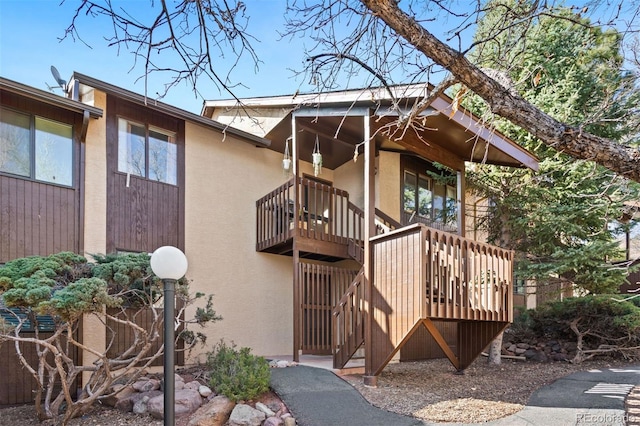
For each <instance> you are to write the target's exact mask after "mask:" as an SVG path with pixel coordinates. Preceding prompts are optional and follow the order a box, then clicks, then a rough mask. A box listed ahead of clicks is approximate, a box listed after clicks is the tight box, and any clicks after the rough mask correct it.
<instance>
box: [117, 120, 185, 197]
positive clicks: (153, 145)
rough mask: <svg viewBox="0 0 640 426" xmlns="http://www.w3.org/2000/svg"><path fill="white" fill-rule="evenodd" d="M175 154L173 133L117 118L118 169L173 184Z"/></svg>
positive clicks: (176, 167)
mask: <svg viewBox="0 0 640 426" xmlns="http://www.w3.org/2000/svg"><path fill="white" fill-rule="evenodd" d="M177 153H178V148H177V145H176V136H175V133H172V132H169V131H167V130H163V129H159V128H156V127H153V126H149V125H146V124H142V123H135V122H132V121H128V120H125V119H123V118H119V119H118V171H120V172H123V173H130V174H132V175H135V176H140V177H144V178H147V179H149V180H154V181H158V182H164V183H168V184H171V185H176V184H177V183H178V156H177Z"/></svg>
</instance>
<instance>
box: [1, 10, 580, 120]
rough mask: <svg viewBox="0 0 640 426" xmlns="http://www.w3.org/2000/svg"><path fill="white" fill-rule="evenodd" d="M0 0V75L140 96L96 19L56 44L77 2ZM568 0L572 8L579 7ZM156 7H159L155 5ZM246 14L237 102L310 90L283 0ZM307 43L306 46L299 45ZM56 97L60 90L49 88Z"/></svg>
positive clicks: (179, 94)
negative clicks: (246, 47) (247, 56)
mask: <svg viewBox="0 0 640 426" xmlns="http://www.w3.org/2000/svg"><path fill="white" fill-rule="evenodd" d="M60 1H61V0H0V75H1V76H2V77H5V78H8V79H11V80H15V81H18V82H21V83H24V84H27V85H30V86H34V87H37V88H39V89H43V90H47V89H48V88H47V84H49V85H54V79H53V77H52V76H51V72H50V67H51V65H54V66H55V67H56V68H57V69H58V70H59V72H60V74H61V76H62V78H65V79H68V78H69V76H71V74H72V73H73V72H74V71H77V72H80V73H82V74H86V75H89V76H91V77H94V78H97V79H100V80H103V81H106V82H108V83H111V84H114V85H117V86H120V87H123V88H126V89H128V90H131V91H133V92H136V93H140V94H144V93H145V86H144V80H143V79H141V78H140V77H141V76H142V75H143V74H144V73H143V69H142V67H141V65H138V66H137V67H136V68H134V69H132V67H133V65H134V58H133V55H132V54H131V53H130V52H128V51H125V50H121V51H120V52H118V50H117V49H116V48H115V47H108V45H107V44H108V43H107V41H106V40H105V39H104V37H105V36H107V35H109V34H110V29H109V22H108V21H107V20H106V19H105V18H104V17H103V18H100V19H93V18H91V17H82V19H81V20H80V21H79V22H80V26H79V31H80V35H81V37H82V38H83V40H84V41H85V42H86V43H87V44H88V45H89V46H90V47H89V46H87V45H85V44H84V43H82V42H81V41H78V40H76V41H75V42H74V41H73V39H71V38H67V39H65V40H63V41H60V40H59V39H60V38H61V37H62V36H63V35H64V31H65V29H66V28H67V26H68V25H69V24H70V22H71V19H72V16H73V12H74V7H75V6H76V5H77V4H78V3H79V0H65V1H64V3H62V4H60ZM584 1H585V0H582V1H573V2H570V3H573V4H582V3H584ZM112 2H113V4H114V5H115V6H116V7H118V6H119V5H125V7H126V9H127V10H131V11H133V12H134V13H135V12H136V11H140V10H143V11H145V10H146V8H148V7H149V4H150V0H112ZM155 3H156V6H157V4H158V3H159V2H158V1H156V2H155ZM246 3H247V15H249V16H250V22H249V32H250V33H251V34H252V35H253V36H255V37H256V38H257V39H258V40H259V42H254V47H255V49H256V51H257V53H258V56H259V59H260V60H261V61H262V63H261V64H260V65H259V70H258V72H257V73H256V72H255V70H254V68H253V66H252V65H251V64H250V63H248V62H244V63H242V64H240V65H239V66H238V67H237V68H236V69H235V70H234V71H233V74H232V78H233V79H234V81H235V82H241V83H242V84H243V86H238V87H235V88H234V93H235V95H236V96H239V97H249V96H268V95H281V94H292V93H294V92H296V91H297V90H298V89H301V91H302V92H306V91H309V90H311V88H310V87H309V86H308V85H305V84H304V83H305V82H304V81H303V80H302V79H301V78H302V77H295V75H294V73H293V71H291V69H298V70H300V69H302V68H303V62H304V41H302V40H293V41H292V40H279V36H278V33H277V30H278V29H282V28H283V23H284V22H283V18H282V16H283V14H284V11H285V8H286V0H247V1H246ZM454 4H455V5H456V7H459V8H462V9H464V7H468V4H469V3H468V0H455V2H454ZM439 24H440V25H433V24H431V25H429V27H430V28H429V29H430V30H431V31H435V32H436V33H437V32H438V27H439V26H450V24H451V22H448V21H447V22H446V23H445V22H440V23H439ZM307 43H309V41H307ZM169 79H170V76H169V75H168V74H156V75H155V77H152V78H151V79H150V81H149V87H148V90H147V95H148V96H149V97H151V98H154V96H155V94H156V93H157V92H162V91H163V84H164V83H166V82H167V81H168V80H169ZM198 89H199V91H200V93H201V94H202V96H203V97H204V98H206V99H221V98H224V99H226V98H229V97H230V96H229V94H228V93H225V92H222V93H221V92H220V91H219V90H218V89H217V88H216V86H215V85H214V84H213V83H212V82H210V81H207V80H206V79H200V80H199V81H198ZM57 93H61V91H60V90H57ZM162 101H163V102H166V103H169V104H172V105H175V106H177V107H180V108H183V109H186V110H188V111H191V112H194V113H200V111H201V108H202V102H203V99H202V98H198V97H196V95H195V94H194V93H193V92H192V91H191V89H190V88H189V87H188V86H186V85H184V86H178V87H175V88H173V89H171V91H170V92H169V94H168V95H167V96H166V97H165V98H164V99H162Z"/></svg>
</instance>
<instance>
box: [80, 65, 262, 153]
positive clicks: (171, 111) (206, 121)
mask: <svg viewBox="0 0 640 426" xmlns="http://www.w3.org/2000/svg"><path fill="white" fill-rule="evenodd" d="M71 79H72V81H78V82H79V83H81V84H84V85H87V86H90V87H93V88H96V89H99V90H102V91H105V92H107V93H110V94H112V95H114V96H117V97H118V98H120V99H124V100H127V101H129V102H132V103H135V104H138V105H144V106H145V107H148V108H150V109H153V110H156V111H159V112H162V113H165V114H167V115H171V116H172V117H176V118H180V119H183V120H186V121H190V122H193V123H197V124H200V125H203V126H206V127H209V128H213V129H215V130H218V131H220V132H222V133H226V134H229V135H232V136H236V137H238V138H239V139H240V140H243V141H245V142H247V143H252V144H255V145H257V146H261V147H268V146H270V145H271V141H270V140H269V139H265V138H262V137H260V136H256V135H254V134H251V133H249V132H245V131H243V130H239V129H236V128H234V127H231V126H228V125H226V124H223V123H220V122H218V121H215V120H212V119H210V118H207V117H203V116H201V115H198V114H194V113H191V112H189V111H185V110H183V109H180V108H178V107H175V106H172V105H169V104H165V103H163V102H159V101H157V100H153V99H149V98H148V97H146V96H143V95H140V94H138V93H134V92H131V91H129V90H127V89H123V88H122V87H118V86H114V85H112V84H109V83H106V82H104V81H101V80H98V79H95V78H93V77H89V76H87V75H84V74H81V73H78V72H74V73H73V76H72V77H71Z"/></svg>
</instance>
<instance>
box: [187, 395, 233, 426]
mask: <svg viewBox="0 0 640 426" xmlns="http://www.w3.org/2000/svg"><path fill="white" fill-rule="evenodd" d="M235 405H236V404H235V402H233V401H231V400H230V399H229V398H227V397H226V396H223V395H218V396H216V397H214V398H213V399H211V401H209V402H208V403H207V404H205V405H203V406H202V407H200V408H198V410H196V412H195V413H193V415H192V416H191V420H189V424H188V426H222V425H224V424H225V423H226V422H227V420H228V419H229V415H230V414H231V411H232V410H233V407H235Z"/></svg>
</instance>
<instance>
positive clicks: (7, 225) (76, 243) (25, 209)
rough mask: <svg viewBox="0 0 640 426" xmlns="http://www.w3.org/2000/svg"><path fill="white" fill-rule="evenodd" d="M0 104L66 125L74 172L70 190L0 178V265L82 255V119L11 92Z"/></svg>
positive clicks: (28, 180)
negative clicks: (32, 258)
mask: <svg viewBox="0 0 640 426" xmlns="http://www.w3.org/2000/svg"><path fill="white" fill-rule="evenodd" d="M0 99H1V101H2V106H4V107H8V108H12V109H15V110H16V111H21V112H23V113H27V114H33V115H36V116H39V117H44V118H48V119H51V120H55V121H58V122H60V123H65V124H70V125H72V126H73V168H74V170H73V186H72V187H66V186H61V185H55V184H50V183H45V182H37V181H33V180H30V179H28V178H23V177H17V176H12V175H9V174H3V173H0V263H4V262H7V261H9V260H12V259H16V258H20V257H25V256H33V255H41V256H46V255H49V254H53V253H57V252H60V251H72V252H76V253H82V251H83V247H84V245H83V235H82V229H83V228H82V220H83V219H82V218H83V212H82V205H83V204H82V196H83V195H82V193H81V191H80V189H79V188H80V178H81V173H80V164H82V163H83V162H84V158H83V150H81V149H80V131H81V128H82V117H81V116H80V115H79V114H76V113H72V112H70V111H66V110H63V109H59V108H55V107H51V106H48V105H45V104H42V103H40V102H37V101H35V100H32V99H27V98H23V97H20V96H18V95H15V94H13V93H8V92H0Z"/></svg>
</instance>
